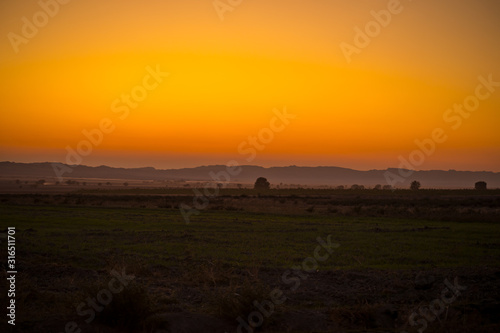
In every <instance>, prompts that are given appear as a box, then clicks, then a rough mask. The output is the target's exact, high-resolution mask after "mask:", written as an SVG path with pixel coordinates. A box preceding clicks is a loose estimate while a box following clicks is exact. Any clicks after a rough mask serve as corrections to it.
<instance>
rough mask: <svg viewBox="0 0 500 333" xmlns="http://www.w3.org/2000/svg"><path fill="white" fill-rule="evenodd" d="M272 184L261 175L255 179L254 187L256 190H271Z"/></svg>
mask: <svg viewBox="0 0 500 333" xmlns="http://www.w3.org/2000/svg"><path fill="white" fill-rule="evenodd" d="M270 185H271V184H270V183H269V182H268V181H267V179H266V178H264V177H259V178H257V180H256V181H255V185H254V186H253V188H254V189H256V190H269V186H270Z"/></svg>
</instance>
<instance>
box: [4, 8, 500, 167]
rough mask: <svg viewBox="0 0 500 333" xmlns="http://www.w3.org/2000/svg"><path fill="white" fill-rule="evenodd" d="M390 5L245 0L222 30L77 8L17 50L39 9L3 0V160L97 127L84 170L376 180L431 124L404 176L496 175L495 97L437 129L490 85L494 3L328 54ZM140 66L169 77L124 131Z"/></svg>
mask: <svg viewBox="0 0 500 333" xmlns="http://www.w3.org/2000/svg"><path fill="white" fill-rule="evenodd" d="M42 2H47V3H51V2H52V1H50V0H42ZM222 2H227V0H222ZM388 2H389V1H378V0H377V1H374V0H370V1H368V0H359V1H340V0H338V1H335V0H276V1H269V0H243V1H242V2H241V4H240V5H239V6H237V7H235V8H234V9H233V11H228V12H226V13H225V15H224V20H223V21H222V20H221V19H220V18H219V15H218V14H217V12H216V10H215V9H214V6H213V1H212V0H177V1H173V0H144V1H118V0H107V1H102V0H85V1H77V0H73V1H71V2H69V3H68V4H64V5H60V8H59V10H58V12H57V13H56V14H55V15H54V17H51V18H50V19H49V20H48V23H47V24H46V25H45V26H41V27H40V28H38V32H37V33H36V35H35V36H33V37H32V38H27V43H25V44H20V45H19V46H18V51H19V52H17V53H16V52H15V50H14V47H13V46H12V43H11V41H10V40H9V33H15V34H17V35H19V36H22V28H23V24H24V23H23V21H22V18H23V17H27V18H28V20H29V21H30V22H32V21H33V16H34V15H35V14H36V13H37V12H39V11H40V10H41V7H40V5H39V3H38V1H14V0H5V1H2V2H1V3H0V35H1V36H2V38H1V40H0V110H1V114H0V160H10V161H17V162H40V161H58V162H64V161H65V160H66V147H67V146H70V147H73V148H75V147H76V146H77V144H78V143H79V142H81V141H82V140H83V139H85V137H84V136H83V134H82V130H85V129H86V130H91V129H94V128H98V126H99V122H100V121H101V119H103V118H109V119H111V120H112V121H113V124H114V125H115V126H116V128H115V130H114V131H112V133H109V134H104V136H103V141H102V143H101V144H99V145H97V146H94V147H93V152H92V153H91V154H90V155H88V156H84V157H83V158H82V162H81V163H82V164H85V165H101V164H105V165H110V166H123V167H141V166H154V167H158V168H171V167H172V168H177V167H191V166H198V165H207V164H225V163H226V162H227V161H229V160H231V159H234V160H236V161H238V162H240V164H257V165H264V166H286V165H307V166H316V165H334V166H343V167H351V168H356V169H362V170H367V169H374V168H384V169H385V168H387V167H397V166H398V165H399V156H403V157H405V158H408V156H409V155H410V154H411V153H412V151H413V150H415V149H416V148H417V146H416V145H415V140H416V139H418V140H423V139H425V138H430V137H431V133H432V131H433V130H434V129H435V128H442V129H443V130H444V132H445V133H446V135H447V136H448V139H447V140H446V141H445V142H444V143H440V144H437V145H436V146H437V149H436V151H435V153H433V154H431V155H430V156H428V157H427V158H426V159H425V162H424V163H422V164H421V165H419V166H415V169H424V170H425V169H445V170H448V169H457V170H490V171H500V134H499V133H500V132H499V130H498V128H499V124H500V87H498V88H497V89H498V90H497V91H496V92H495V93H493V94H491V96H490V97H489V98H488V99H486V100H485V101H481V103H480V106H479V108H478V109H477V110H476V111H474V112H473V113H471V115H470V117H469V118H467V119H463V122H462V124H461V126H460V127H459V128H458V129H456V130H454V129H452V126H451V125H453V123H449V122H445V121H444V119H443V114H444V113H445V111H446V110H447V109H449V108H451V107H453V105H454V104H456V103H463V101H464V99H465V98H466V97H467V96H469V95H472V94H474V92H475V89H476V87H477V85H478V84H479V81H478V77H479V76H480V75H482V76H484V77H488V75H490V74H491V75H492V77H493V79H494V81H497V82H500V43H499V42H498V41H499V40H500V20H499V17H500V2H499V1H495V0H474V1H472V0H470V1H455V0H443V1H431V0H418V1H416V0H413V1H409V0H404V1H401V6H402V11H401V13H399V14H397V15H392V20H391V22H390V23H389V24H388V25H387V26H386V27H382V28H381V31H380V34H378V35H377V36H375V37H373V38H372V40H371V42H370V45H368V46H367V47H365V48H363V49H361V51H360V53H359V54H353V55H352V61H351V62H350V63H348V62H347V61H346V58H345V56H344V54H343V52H342V50H341V48H340V44H341V43H343V42H345V43H349V44H354V41H353V40H354V36H355V30H354V28H355V27H360V28H362V29H364V27H365V25H366V24H367V23H368V22H370V21H372V20H373V17H372V16H371V14H370V12H371V11H372V10H375V11H379V10H383V9H386V8H387V6H388ZM11 36H12V35H11ZM147 66H150V67H151V68H156V66H159V68H161V69H162V71H165V72H169V74H170V75H169V77H168V78H166V79H165V80H164V81H163V82H162V83H161V84H160V85H159V86H158V87H157V88H156V89H154V90H152V91H150V92H149V94H148V96H147V98H146V99H145V100H144V101H142V102H140V103H139V105H138V107H137V108H135V109H131V110H130V113H129V115H128V117H126V119H123V120H122V119H120V118H119V114H117V113H114V112H113V111H112V107H111V105H112V103H113V101H115V100H116V99H117V98H120V96H121V95H122V94H124V93H126V94H129V93H130V91H131V89H132V88H134V87H135V86H137V85H139V84H141V83H142V80H143V77H144V76H145V75H146V74H147V71H146V69H145V68H146V67H147ZM284 107H286V109H287V110H288V112H289V113H291V114H294V115H296V116H297V117H296V118H295V119H293V120H291V122H290V124H289V125H288V126H287V127H286V128H285V130H283V131H282V132H280V133H276V134H275V137H274V139H273V140H272V141H271V142H270V143H268V144H266V145H265V149H264V150H263V151H259V152H258V154H257V157H256V158H255V160H253V161H251V163H248V162H247V160H246V158H247V157H248V155H241V154H240V153H239V152H238V146H239V145H240V144H241V143H242V142H244V141H246V140H247V138H248V136H252V135H256V134H257V133H259V132H260V131H261V130H262V129H263V128H265V127H268V126H269V122H270V120H271V119H272V118H273V116H274V114H273V109H275V108H277V109H283V108H284Z"/></svg>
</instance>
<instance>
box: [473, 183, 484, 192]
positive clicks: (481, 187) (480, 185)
mask: <svg viewBox="0 0 500 333" xmlns="http://www.w3.org/2000/svg"><path fill="white" fill-rule="evenodd" d="M474 188H475V189H476V190H480V191H481V190H486V182H483V181H481V182H477V183H476V184H474Z"/></svg>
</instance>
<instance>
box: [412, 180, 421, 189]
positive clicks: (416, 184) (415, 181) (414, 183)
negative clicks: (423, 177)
mask: <svg viewBox="0 0 500 333" xmlns="http://www.w3.org/2000/svg"><path fill="white" fill-rule="evenodd" d="M410 189H411V190H413V191H417V190H418V189H420V182H419V181H417V180H414V181H412V182H411V185H410Z"/></svg>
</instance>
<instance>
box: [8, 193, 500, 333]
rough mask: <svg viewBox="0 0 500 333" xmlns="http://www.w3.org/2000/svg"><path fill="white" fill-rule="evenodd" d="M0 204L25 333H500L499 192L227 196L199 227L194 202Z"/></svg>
mask: <svg viewBox="0 0 500 333" xmlns="http://www.w3.org/2000/svg"><path fill="white" fill-rule="evenodd" d="M0 202H1V203H0V215H1V216H2V219H1V222H0V227H1V230H2V232H6V228H7V227H12V226H14V227H15V228H16V260H17V262H18V272H19V274H18V284H17V288H18V293H17V295H16V300H17V306H18V319H17V320H18V322H17V325H16V328H17V329H18V331H19V332H49V331H51V332H64V331H65V329H67V328H66V324H67V323H68V322H75V323H76V325H77V328H74V329H75V332H77V330H76V329H81V330H82V332H125V331H131V332H230V331H232V332H251V331H252V332H253V331H255V332H257V331H263V332H367V331H369V332H401V331H407V332H417V331H418V330H419V329H420V330H421V331H422V332H423V330H425V331H426V332H471V331H475V332H496V331H498V330H499V329H500V322H499V319H498V317H497V316H496V314H498V313H499V310H500V284H499V283H498V281H499V278H500V241H499V240H498V235H499V234H500V224H499V223H498V222H500V218H499V217H500V191H498V190H488V191H474V190H419V191H410V190H397V191H390V190H318V189H316V190H314V189H295V190H269V191H254V190H250V189H221V190H220V193H219V195H218V196H216V197H211V198H209V204H208V206H207V207H205V208H204V209H200V210H199V214H193V215H191V217H190V221H189V223H186V221H185V219H184V218H183V216H182V214H181V213H180V210H179V205H180V204H182V203H184V204H186V205H191V206H192V205H193V195H192V191H191V192H190V190H189V189H169V190H167V189H134V188H119V189H113V190H103V189H80V190H76V191H70V192H64V193H9V194H1V195H0ZM318 238H320V239H318ZM6 257H7V253H6V246H2V248H1V259H0V261H1V264H2V265H3V266H5V265H6ZM318 258H321V259H318ZM113 272H114V273H113ZM116 272H120V274H125V275H126V276H133V279H131V281H130V283H129V284H128V285H127V286H125V287H124V288H123V290H122V291H121V292H119V293H116V294H112V300H111V301H110V302H109V304H102V302H101V303H98V304H97V307H96V308H95V310H94V315H95V316H92V315H91V314H90V313H91V312H92V309H93V308H92V306H91V305H89V303H88V301H87V300H88V299H89V297H90V298H96V296H97V295H100V294H99V293H100V291H101V290H103V289H106V288H107V287H106V286H107V285H108V283H109V281H110V279H112V278H113V276H116ZM3 274H4V273H3ZM113 274H115V275H113ZM1 280H2V283H4V281H6V280H5V277H1ZM450 284H451V285H455V286H457V285H458V286H461V287H463V288H465V289H460V288H459V289H458V290H455V294H453V293H451V292H452V291H451V290H452V288H451V287H450V286H449V285H450ZM446 288H448V289H446ZM445 289H446V290H448V291H446V290H445ZM455 289H456V288H455ZM276 290H278V291H279V292H280V295H281V297H280V298H279V299H280V300H281V301H280V302H278V303H279V304H278V303H275V302H273V300H275V298H273V297H272V295H276ZM273 291H274V292H275V294H273V293H272V292H273ZM101 294H102V293H101ZM450 295H451V296H454V297H452V298H453V301H450V302H444V301H443V299H447V300H448V299H451V298H450V297H451V296H450ZM101 296H102V295H101ZM101 298H102V297H101ZM97 300H98V301H99V298H97ZM101 300H102V299H101ZM82 303H84V305H83V306H81V304H82ZM440 304H442V305H443V306H444V308H443V309H441V308H440V307H439V306H438V305H440ZM79 305H80V308H79ZM2 306H3V304H2ZM85 311H87V312H85ZM433 311H434V312H433ZM82 313H83V314H82ZM259 313H260V315H259ZM412 314H413V315H412ZM252 316H253V317H252ZM238 318H239V319H238ZM261 318H262V320H260V319H261ZM90 319H91V320H90ZM87 321H88V322H87ZM260 321H262V323H260ZM242 322H244V323H245V324H241V323H242ZM118 323H121V325H118ZM253 324H255V325H253ZM424 327H425V328H424ZM70 328H71V327H70ZM6 329H7V328H6Z"/></svg>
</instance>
